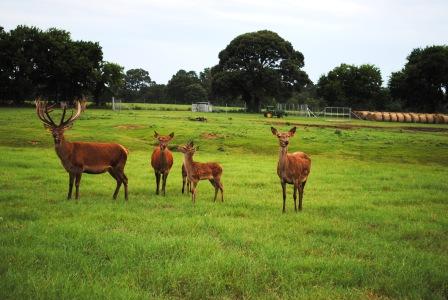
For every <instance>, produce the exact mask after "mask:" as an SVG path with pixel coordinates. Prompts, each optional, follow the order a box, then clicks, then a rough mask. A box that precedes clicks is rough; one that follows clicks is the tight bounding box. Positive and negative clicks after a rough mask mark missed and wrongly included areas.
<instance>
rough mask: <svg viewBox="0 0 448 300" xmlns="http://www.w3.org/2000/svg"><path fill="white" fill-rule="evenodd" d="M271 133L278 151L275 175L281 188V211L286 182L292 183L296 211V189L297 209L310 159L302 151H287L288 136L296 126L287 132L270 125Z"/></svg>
mask: <svg viewBox="0 0 448 300" xmlns="http://www.w3.org/2000/svg"><path fill="white" fill-rule="evenodd" d="M271 131H272V134H273V135H275V136H276V137H277V138H278V141H279V144H280V152H279V158H278V164H277V175H278V177H280V183H281V185H282V190H283V212H285V202H286V184H287V183H288V184H293V185H294V196H293V197H294V210H295V211H296V212H297V191H298V192H299V210H302V198H303V190H304V189H305V184H306V181H307V179H308V176H309V174H310V170H311V159H310V158H309V157H308V155H306V154H305V153H303V152H294V153H288V145H289V138H291V137H293V136H294V134H295V133H296V127H293V128H292V129H291V130H289V131H288V132H278V131H277V129H275V128H274V127H271Z"/></svg>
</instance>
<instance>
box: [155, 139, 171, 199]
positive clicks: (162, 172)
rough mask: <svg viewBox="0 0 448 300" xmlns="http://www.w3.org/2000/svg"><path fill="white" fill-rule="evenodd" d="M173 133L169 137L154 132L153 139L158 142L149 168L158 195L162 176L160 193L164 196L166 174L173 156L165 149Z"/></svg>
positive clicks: (168, 171)
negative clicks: (152, 170) (154, 177)
mask: <svg viewBox="0 0 448 300" xmlns="http://www.w3.org/2000/svg"><path fill="white" fill-rule="evenodd" d="M173 137H174V132H172V133H170V134H169V135H166V136H164V135H160V134H158V133H157V132H156V131H154V138H156V139H157V141H158V142H159V146H158V147H156V148H154V151H153V152H152V155H151V166H152V167H153V169H154V173H155V175H156V185H157V188H156V194H157V195H158V194H159V185H160V176H162V193H163V195H164V196H165V186H166V180H167V178H168V174H169V173H170V170H171V167H172V166H173V154H172V153H171V151H170V150H169V149H167V146H168V143H169V142H170V141H171V140H172V139H173Z"/></svg>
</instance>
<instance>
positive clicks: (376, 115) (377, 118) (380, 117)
mask: <svg viewBox="0 0 448 300" xmlns="http://www.w3.org/2000/svg"><path fill="white" fill-rule="evenodd" d="M373 120H374V121H382V120H383V114H382V113H380V112H374V113H373Z"/></svg>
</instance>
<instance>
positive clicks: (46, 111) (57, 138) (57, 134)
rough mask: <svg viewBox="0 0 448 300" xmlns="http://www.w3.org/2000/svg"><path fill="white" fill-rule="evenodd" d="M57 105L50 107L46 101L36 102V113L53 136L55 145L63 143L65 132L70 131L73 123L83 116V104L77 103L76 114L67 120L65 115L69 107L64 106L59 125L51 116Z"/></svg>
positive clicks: (38, 100)
mask: <svg viewBox="0 0 448 300" xmlns="http://www.w3.org/2000/svg"><path fill="white" fill-rule="evenodd" d="M54 106H55V104H53V105H48V103H47V102H46V101H41V100H40V99H37V100H36V112H37V116H38V117H39V119H40V120H41V121H42V123H44V127H45V128H46V129H48V130H49V131H50V132H51V134H52V135H53V139H54V143H55V144H56V145H59V144H60V143H61V141H62V140H63V139H64V131H65V130H66V129H69V128H70V127H71V126H72V125H73V122H75V120H76V119H78V118H79V117H80V116H81V104H80V102H79V101H76V113H75V114H73V110H72V112H71V115H70V117H68V118H67V119H66V120H64V119H65V113H66V110H67V106H64V110H63V111H62V117H61V121H60V122H59V124H58V125H57V124H56V123H55V122H54V121H53V119H52V118H51V116H50V113H51V112H52V111H53V108H54Z"/></svg>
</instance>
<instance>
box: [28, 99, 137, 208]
mask: <svg viewBox="0 0 448 300" xmlns="http://www.w3.org/2000/svg"><path fill="white" fill-rule="evenodd" d="M52 107H54V105H53V106H48V104H47V103H46V102H43V101H40V100H36V112H37V116H38V117H39V119H40V120H41V121H42V122H43V123H44V127H45V128H47V129H48V130H49V131H50V132H51V134H52V135H53V139H54V147H55V150H56V154H57V155H58V156H59V158H60V160H61V163H62V166H63V167H64V168H65V170H66V171H67V172H68V174H69V185H68V195H67V199H71V197H72V189H73V182H75V186H76V199H78V198H79V184H80V182H81V175H82V173H88V174H101V173H104V172H109V174H110V175H112V177H113V178H114V179H115V180H116V181H117V187H116V189H115V192H114V195H113V198H114V199H116V198H117V195H118V192H119V190H120V187H121V184H122V183H123V185H124V196H125V199H126V200H128V178H127V177H126V175H125V174H124V167H125V165H126V160H127V157H128V153H129V152H128V150H127V149H126V148H125V147H123V146H122V145H119V144H114V143H93V142H92V143H87V142H69V141H66V140H65V138H64V131H65V130H67V129H69V128H71V126H72V125H73V122H74V121H75V120H76V119H78V118H79V117H80V115H81V103H80V102H79V101H76V112H75V114H74V115H73V111H72V113H71V115H70V117H68V118H67V119H66V120H64V119H65V113H66V109H67V107H66V106H65V107H64V109H63V112H62V117H61V121H60V122H59V124H58V125H56V123H54V121H53V120H52V118H51V116H50V112H51V111H52Z"/></svg>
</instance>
